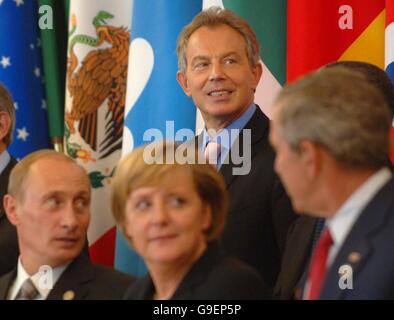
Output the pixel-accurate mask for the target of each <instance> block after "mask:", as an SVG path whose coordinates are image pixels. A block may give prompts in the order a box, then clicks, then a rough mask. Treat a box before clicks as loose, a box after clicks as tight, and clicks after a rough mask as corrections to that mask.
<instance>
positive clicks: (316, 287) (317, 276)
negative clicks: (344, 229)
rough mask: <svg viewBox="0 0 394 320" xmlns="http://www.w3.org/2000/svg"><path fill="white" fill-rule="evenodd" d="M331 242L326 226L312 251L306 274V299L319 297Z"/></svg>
mask: <svg viewBox="0 0 394 320" xmlns="http://www.w3.org/2000/svg"><path fill="white" fill-rule="evenodd" d="M332 244H333V241H332V237H331V233H330V230H329V229H328V228H326V230H325V231H324V232H323V234H322V235H321V237H320V239H319V241H318V242H317V245H316V249H315V251H314V252H313V256H312V261H311V267H310V269H309V275H308V282H309V294H308V295H307V298H306V299H307V300H317V299H318V298H319V295H320V290H321V288H322V285H323V282H324V278H325V276H326V271H327V258H328V253H329V252H330V248H331V246H332Z"/></svg>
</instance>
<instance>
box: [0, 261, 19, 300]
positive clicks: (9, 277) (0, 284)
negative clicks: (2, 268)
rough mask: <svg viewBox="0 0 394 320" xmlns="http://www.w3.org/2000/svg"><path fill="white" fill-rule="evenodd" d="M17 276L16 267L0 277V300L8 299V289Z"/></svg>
mask: <svg viewBox="0 0 394 320" xmlns="http://www.w3.org/2000/svg"><path fill="white" fill-rule="evenodd" d="M15 278H16V268H15V269H14V270H12V271H11V272H9V273H7V274H5V275H4V276H2V277H1V278H0V300H7V296H8V291H9V290H10V287H11V285H12V283H13V282H14V280H15Z"/></svg>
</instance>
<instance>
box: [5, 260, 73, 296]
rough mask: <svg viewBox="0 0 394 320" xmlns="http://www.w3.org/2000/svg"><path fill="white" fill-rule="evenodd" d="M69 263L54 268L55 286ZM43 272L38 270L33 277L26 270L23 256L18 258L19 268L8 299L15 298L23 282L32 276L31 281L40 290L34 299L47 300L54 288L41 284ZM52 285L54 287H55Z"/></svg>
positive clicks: (53, 280) (53, 278) (53, 281)
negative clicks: (22, 259) (22, 260)
mask: <svg viewBox="0 0 394 320" xmlns="http://www.w3.org/2000/svg"><path fill="white" fill-rule="evenodd" d="M68 265H69V264H67V265H64V266H60V267H56V268H52V284H53V286H55V284H56V282H57V281H58V280H59V278H60V276H61V275H62V273H63V272H64V270H65V269H66V268H67V267H68ZM42 275H43V274H42V273H40V272H37V273H36V274H34V275H32V276H31V277H30V276H29V274H28V273H27V272H26V270H25V268H24V267H23V265H22V262H21V258H20V257H19V259H18V269H17V276H16V278H15V280H14V283H13V284H12V286H11V287H10V290H9V291H8V300H15V297H16V295H17V294H18V292H19V290H20V289H21V287H22V285H23V283H24V282H25V281H26V280H27V279H28V278H30V279H31V281H32V282H33V283H34V286H35V287H36V289H37V291H38V292H39V294H38V296H37V297H36V298H35V299H34V300H45V299H46V298H47V297H48V295H49V293H50V292H51V290H52V288H48V287H47V286H41V285H40V278H41V277H42ZM53 286H52V287H53Z"/></svg>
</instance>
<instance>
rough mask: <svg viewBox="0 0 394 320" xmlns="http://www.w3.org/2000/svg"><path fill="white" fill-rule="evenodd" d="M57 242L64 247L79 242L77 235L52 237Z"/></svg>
mask: <svg viewBox="0 0 394 320" xmlns="http://www.w3.org/2000/svg"><path fill="white" fill-rule="evenodd" d="M54 240H55V241H56V242H57V243H60V244H61V245H62V246H64V247H73V246H75V245H76V244H78V243H79V241H80V238H79V237H59V238H55V239H54Z"/></svg>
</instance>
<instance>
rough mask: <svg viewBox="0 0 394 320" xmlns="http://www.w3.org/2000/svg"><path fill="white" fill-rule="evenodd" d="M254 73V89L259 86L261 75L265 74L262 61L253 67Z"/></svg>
mask: <svg viewBox="0 0 394 320" xmlns="http://www.w3.org/2000/svg"><path fill="white" fill-rule="evenodd" d="M252 74H253V78H254V81H253V89H256V88H257V85H258V84H259V82H260V79H261V76H262V75H263V66H262V65H261V62H259V63H257V64H256V65H255V66H254V67H253V68H252Z"/></svg>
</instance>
